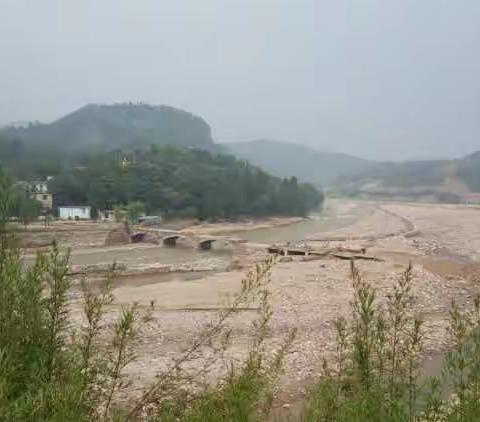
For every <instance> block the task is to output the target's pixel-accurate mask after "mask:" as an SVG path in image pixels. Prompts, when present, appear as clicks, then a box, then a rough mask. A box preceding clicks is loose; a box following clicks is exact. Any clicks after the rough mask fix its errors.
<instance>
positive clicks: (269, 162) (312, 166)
mask: <svg viewBox="0 0 480 422" xmlns="http://www.w3.org/2000/svg"><path fill="white" fill-rule="evenodd" d="M223 146H224V147H225V148H226V149H227V150H228V151H230V152H231V153H232V154H234V155H236V156H237V157H239V158H242V159H245V160H248V161H250V162H252V163H253V164H255V165H258V166H260V167H262V168H264V169H265V170H266V171H268V172H270V173H272V174H275V175H277V176H282V177H289V176H297V177H298V178H299V179H301V180H303V181H307V182H310V183H313V184H314V185H316V186H322V185H328V184H330V183H331V182H333V181H334V180H335V179H337V178H338V177H340V176H348V175H351V174H354V173H357V172H359V171H361V170H364V169H365V168H367V167H369V166H370V165H372V163H373V162H372V161H368V160H364V159H361V158H357V157H354V156H351V155H348V154H341V153H334V152H322V151H319V150H316V149H313V148H310V147H308V146H305V145H298V144H293V143H288V142H282V141H276V140H272V139H257V140H253V141H242V142H232V143H226V144H223Z"/></svg>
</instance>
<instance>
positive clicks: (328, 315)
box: [72, 201, 480, 407]
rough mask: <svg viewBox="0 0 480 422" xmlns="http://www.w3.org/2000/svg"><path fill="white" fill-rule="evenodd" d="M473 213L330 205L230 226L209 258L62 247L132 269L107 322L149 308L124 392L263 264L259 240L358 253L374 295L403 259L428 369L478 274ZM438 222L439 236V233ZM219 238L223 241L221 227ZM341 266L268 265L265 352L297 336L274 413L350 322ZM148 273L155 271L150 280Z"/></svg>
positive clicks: (242, 325) (303, 385)
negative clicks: (340, 326) (284, 221)
mask: <svg viewBox="0 0 480 422" xmlns="http://www.w3.org/2000/svg"><path fill="white" fill-rule="evenodd" d="M397 215H398V217H396V216H397ZM479 215H480V212H479V210H478V209H475V210H474V209H470V208H462V207H457V208H449V207H436V206H433V205H423V204H422V205H418V204H413V205H411V204H399V203H381V204H380V203H373V202H352V201H330V202H328V203H327V205H326V208H325V209H324V210H323V211H322V212H321V213H316V214H313V215H312V216H311V217H310V218H309V219H307V220H302V221H295V222H291V223H290V224H289V225H278V226H276V227H261V228H257V229H255V228H253V229H252V227H251V226H252V224H250V223H249V224H244V226H248V227H249V230H247V231H243V230H237V231H235V230H230V231H229V232H228V236H232V237H235V238H242V239H244V240H246V241H247V242H246V243H242V242H240V243H238V244H236V246H232V245H228V244H222V243H221V242H219V243H218V244H217V245H215V244H214V248H213V250H211V251H208V252H202V251H199V250H197V249H196V248H195V244H194V243H191V244H188V243H185V244H180V245H179V247H177V248H166V247H164V246H161V245H128V246H119V247H114V248H112V247H110V248H98V249H95V248H93V249H90V250H88V249H83V250H76V251H75V250H74V251H73V254H72V259H73V262H74V263H75V264H76V265H82V264H89V263H91V262H94V261H95V262H108V261H110V260H116V261H118V262H123V263H125V264H126V265H127V266H130V267H131V268H133V269H134V272H133V273H130V274H126V275H124V276H121V277H120V278H119V279H118V281H117V283H116V284H114V295H115V303H114V305H113V306H112V307H111V309H110V312H109V313H108V315H107V318H109V319H110V318H111V319H113V318H114V316H115V315H116V313H117V312H118V311H119V310H120V309H121V307H122V306H124V305H126V304H128V303H132V302H136V303H138V306H139V307H140V309H144V308H148V307H149V306H150V305H151V304H152V303H153V304H154V306H153V308H152V310H153V313H152V319H151V320H149V321H148V322H147V323H145V325H144V326H143V327H142V329H141V331H140V333H139V338H138V341H137V342H136V350H135V352H136V354H137V356H138V359H137V360H136V361H135V362H132V363H131V364H130V365H129V366H128V367H127V373H128V375H129V376H130V378H131V379H132V389H133V390H132V391H133V394H136V393H138V392H139V391H140V390H141V388H142V387H143V386H144V385H146V384H147V383H148V382H150V381H152V380H153V379H154V377H155V374H156V373H158V372H161V371H162V370H165V369H166V368H168V367H169V365H171V363H172V362H173V361H174V360H175V359H176V358H177V357H178V356H179V354H180V353H181V351H182V349H183V348H185V347H186V346H187V345H188V344H189V343H190V342H191V341H192V340H193V339H194V338H195V336H196V335H197V334H198V332H199V331H200V330H201V328H202V327H203V326H205V325H206V324H208V323H210V322H211V321H212V319H215V316H216V315H217V313H218V311H219V310H220V309H222V308H224V307H225V306H226V304H227V303H228V301H229V298H230V299H231V297H232V296H233V295H235V294H236V293H237V292H238V291H239V289H240V286H241V280H242V278H243V276H244V273H245V271H246V269H247V268H248V267H249V266H251V265H253V264H254V263H256V262H259V261H261V260H262V259H264V258H265V257H266V256H267V253H266V251H265V250H264V249H263V250H262V249H258V248H254V247H250V245H253V244H259V243H261V244H271V243H287V242H291V243H297V242H300V243H302V242H305V241H307V242H309V244H310V245H312V247H317V246H318V245H317V244H316V243H315V242H317V243H321V244H322V245H323V243H329V246H335V245H341V246H345V247H356V248H359V247H364V248H366V249H367V251H368V252H367V253H368V254H369V255H372V256H375V257H377V258H379V261H375V262H359V263H358V267H359V269H360V270H361V272H362V274H363V275H364V277H366V278H368V280H369V281H370V282H371V283H372V284H373V285H374V286H375V288H376V289H377V295H378V297H380V298H382V297H385V295H387V294H388V293H389V292H390V291H391V288H392V285H393V282H394V280H395V278H396V277H399V274H401V272H402V271H403V270H404V268H405V266H406V265H407V264H408V262H409V261H411V262H413V264H414V288H415V294H416V295H417V297H418V300H417V304H416V311H417V312H419V313H420V314H421V315H422V316H423V317H424V319H425V321H426V322H425V330H426V333H425V355H424V359H425V361H426V362H427V364H426V365H425V368H426V370H428V371H430V369H428V368H433V369H431V371H433V372H435V371H437V369H436V368H438V366H439V365H438V360H439V359H440V360H441V358H439V356H441V353H442V352H443V351H444V350H446V348H447V347H448V340H447V336H446V334H445V333H446V328H447V325H448V321H447V314H448V307H449V304H450V300H451V299H452V298H453V297H455V298H456V299H457V301H458V303H459V304H460V305H461V306H464V307H468V306H470V305H471V299H472V297H473V294H474V291H475V286H474V284H473V282H472V279H471V277H470V275H469V274H478V272H476V270H475V266H474V265H476V262H477V261H476V259H477V256H476V253H475V252H473V251H472V248H471V244H470V243H469V239H470V240H471V241H472V242H473V244H476V242H479V239H480V237H479V235H478V233H480V219H479V218H478V216H479ZM405 218H407V219H408V221H409V222H411V223H412V224H413V225H414V226H415V229H416V230H417V234H416V235H414V236H412V237H410V236H405V235H404V230H405V227H404V226H405V221H404V219H405ZM445 223H447V224H448V227H449V230H448V231H446V230H444V224H445ZM230 226H233V224H231V225H230ZM457 226H458V227H457ZM185 230H189V228H188V227H187V228H185ZM190 230H195V233H196V234H197V235H201V234H202V230H205V232H207V230H208V233H209V234H212V233H214V232H215V227H214V225H208V227H205V228H203V227H198V226H195V227H194V228H190ZM221 233H222V235H225V225H223V227H221ZM386 234H388V235H389V236H385V235H386ZM312 237H313V238H315V239H320V238H322V237H323V238H337V239H343V240H338V241H331V242H323V243H322V242H320V241H312V240H308V239H311V238H312ZM200 263H202V265H203V267H202V266H201V265H200ZM210 264H212V265H210ZM232 264H235V265H232ZM171 265H173V266H175V268H178V266H183V267H182V270H181V271H173V272H168V273H165V272H163V269H164V268H166V267H169V266H171ZM349 265H350V264H349V262H348V261H339V260H334V259H322V260H314V261H308V260H303V259H302V257H298V258H291V259H289V260H283V262H279V263H278V264H277V265H275V267H274V268H273V270H272V274H271V280H272V281H271V283H270V287H269V289H270V291H271V301H272V307H273V310H274V313H273V316H272V320H271V338H270V339H269V340H268V348H269V350H271V351H273V350H275V349H276V348H278V347H279V345H280V344H281V343H282V339H283V338H284V336H285V334H286V332H288V330H290V329H297V330H298V334H297V339H296V341H295V343H294V345H293V350H292V353H291V354H289V355H288V356H287V357H286V360H285V373H284V375H282V377H281V379H280V381H279V390H278V392H277V394H276V398H275V403H276V405H278V406H280V407H281V405H282V404H284V403H285V402H287V403H293V402H295V401H296V400H301V399H302V398H303V397H304V395H305V394H306V390H307V389H308V385H309V384H310V383H311V382H312V380H314V379H316V378H317V377H318V376H319V374H320V371H321V361H322V358H323V357H327V358H328V357H329V356H332V355H333V354H334V353H335V332H334V326H333V321H334V320H335V319H336V318H337V317H338V316H342V315H343V316H348V315H349V314H350V300H351V295H352V289H351V286H350V282H349V279H348V275H349ZM158 269H162V271H157V272H155V271H156V270H158ZM137 270H138V273H135V271H137ZM152 270H155V271H153V272H152ZM199 270H201V271H199ZM149 271H150V272H149ZM255 313H256V306H249V307H246V308H245V309H242V311H240V312H238V313H237V314H236V315H235V316H234V317H233V318H232V319H231V320H230V321H229V327H230V329H231V331H232V338H233V342H232V345H231V347H230V348H229V350H228V352H227V353H226V354H225V360H224V361H223V362H222V363H219V364H218V365H216V366H215V367H214V368H212V372H211V373H210V374H209V381H211V382H213V381H214V380H215V379H217V378H218V377H219V376H221V375H222V373H223V370H224V368H225V366H224V365H225V364H226V362H234V363H236V364H238V363H240V362H241V361H242V359H244V358H245V356H246V354H247V353H248V347H249V344H250V341H251V336H250V333H251V324H252V321H253V320H254V318H255ZM73 318H74V319H80V318H81V316H80V312H79V309H76V310H74V312H73ZM199 364H200V362H199Z"/></svg>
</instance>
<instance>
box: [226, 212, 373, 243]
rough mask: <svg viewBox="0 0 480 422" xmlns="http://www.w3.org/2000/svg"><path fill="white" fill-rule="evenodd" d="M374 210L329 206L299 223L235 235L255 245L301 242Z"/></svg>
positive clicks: (354, 220) (352, 221)
mask: <svg viewBox="0 0 480 422" xmlns="http://www.w3.org/2000/svg"><path fill="white" fill-rule="evenodd" d="M374 209H375V206H374V205H372V204H367V203H356V204H353V203H352V204H350V205H349V206H346V207H344V208H342V207H331V206H329V205H328V204H327V205H326V207H325V208H324V210H322V211H321V212H320V211H319V212H315V213H312V214H311V215H310V216H309V217H308V218H307V219H305V220H303V221H300V222H298V223H294V224H289V225H286V226H279V227H271V228H264V229H256V230H251V231H247V232H236V233H233V235H234V236H236V237H239V238H242V239H245V240H247V241H249V242H253V243H282V242H300V241H302V240H303V239H305V238H306V237H309V236H313V235H318V234H321V233H325V232H329V231H333V230H338V229H341V228H344V227H348V226H350V225H352V224H354V223H355V222H356V221H358V220H359V219H361V218H363V217H365V216H367V215H368V214H370V213H372V212H373V210H374Z"/></svg>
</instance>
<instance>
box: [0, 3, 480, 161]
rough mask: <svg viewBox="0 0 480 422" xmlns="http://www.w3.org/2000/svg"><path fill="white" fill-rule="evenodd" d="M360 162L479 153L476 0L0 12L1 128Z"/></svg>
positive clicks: (14, 6)
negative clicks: (147, 133) (176, 130)
mask: <svg viewBox="0 0 480 422" xmlns="http://www.w3.org/2000/svg"><path fill="white" fill-rule="evenodd" d="M123 101H143V102H147V103H153V104H168V105H172V106H176V107H180V108H183V109H186V110H188V111H191V112H193V113H196V114H199V115H201V116H202V117H204V118H205V119H206V120H207V121H208V122H209V123H210V124H211V126H212V128H213V133H214V137H215V139H217V140H219V141H228V140H246V139H251V138H260V137H268V138H275V139H283V140H288V141H292V142H297V143H305V144H309V145H314V146H316V147H318V148H321V149H325V150H333V151H341V152H350V153H352V154H358V155H361V156H364V157H370V158H382V159H383V158H389V159H404V158H411V157H443V156H459V155H462V154H464V153H468V152H471V151H474V150H478V149H480V0H80V1H79V0H0V124H5V123H8V122H12V121H18V120H40V121H50V120H53V119H55V118H58V117H60V116H61V115H63V114H65V113H67V112H70V111H72V110H74V109H75V108H78V107H80V106H82V105H85V104H86V103H91V102H95V103H112V102H123Z"/></svg>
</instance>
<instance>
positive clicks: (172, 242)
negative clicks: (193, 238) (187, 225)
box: [162, 234, 186, 246]
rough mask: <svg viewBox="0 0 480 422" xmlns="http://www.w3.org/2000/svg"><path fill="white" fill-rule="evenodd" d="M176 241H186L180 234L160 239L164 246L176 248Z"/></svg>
mask: <svg viewBox="0 0 480 422" xmlns="http://www.w3.org/2000/svg"><path fill="white" fill-rule="evenodd" d="M178 239H186V237H185V236H182V235H180V234H171V235H168V236H165V237H164V238H163V239H162V242H163V244H164V245H165V246H177V240H178Z"/></svg>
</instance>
